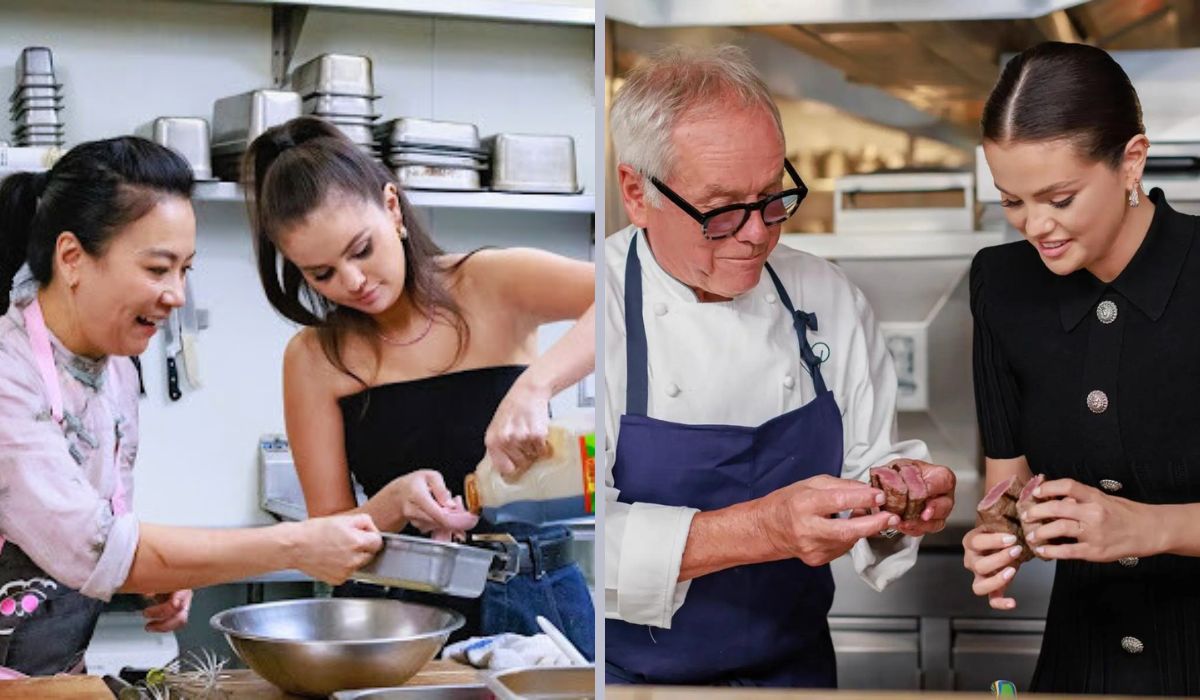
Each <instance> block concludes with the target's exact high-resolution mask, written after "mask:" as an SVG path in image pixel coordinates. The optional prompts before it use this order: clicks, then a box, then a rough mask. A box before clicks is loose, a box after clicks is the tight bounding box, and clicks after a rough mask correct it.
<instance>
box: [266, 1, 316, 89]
mask: <svg viewBox="0 0 1200 700" xmlns="http://www.w3.org/2000/svg"><path fill="white" fill-rule="evenodd" d="M307 18H308V6H306V5H272V6H271V80H272V84H273V85H274V86H275V87H276V88H282V87H284V86H285V85H287V81H288V70H289V69H290V68H291V66H292V56H293V55H294V54H295V53H296V44H297V43H299V41H300V32H301V31H303V30H304V20H305V19H307Z"/></svg>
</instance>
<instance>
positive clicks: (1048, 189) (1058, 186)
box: [992, 180, 1077, 197]
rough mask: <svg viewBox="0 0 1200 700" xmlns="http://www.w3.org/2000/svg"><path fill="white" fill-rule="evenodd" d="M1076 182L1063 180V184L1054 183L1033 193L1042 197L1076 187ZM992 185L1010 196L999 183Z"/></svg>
mask: <svg viewBox="0 0 1200 700" xmlns="http://www.w3.org/2000/svg"><path fill="white" fill-rule="evenodd" d="M1076 182H1077V180H1063V181H1062V182H1056V183H1054V184H1053V185H1048V186H1046V187H1043V188H1042V189H1040V190H1038V191H1037V192H1034V193H1033V196H1034V197H1041V196H1042V195H1044V194H1046V193H1048V192H1053V191H1055V190H1061V189H1063V188H1066V187H1069V186H1071V185H1074V184H1075V183H1076ZM992 184H995V185H996V189H998V190H1000V191H1001V192H1003V193H1004V194H1010V193H1009V191H1008V190H1006V189H1004V188H1003V187H1001V186H1000V185H999V183H992Z"/></svg>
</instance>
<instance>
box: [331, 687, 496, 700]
mask: <svg viewBox="0 0 1200 700" xmlns="http://www.w3.org/2000/svg"><path fill="white" fill-rule="evenodd" d="M329 697H330V698H331V700H494V697H495V696H494V695H492V691H490V690H488V689H487V686H484V685H440V686H422V687H411V688H367V689H366V690H339V691H338V692H336V693H334V694H333V695H331V696H329Z"/></svg>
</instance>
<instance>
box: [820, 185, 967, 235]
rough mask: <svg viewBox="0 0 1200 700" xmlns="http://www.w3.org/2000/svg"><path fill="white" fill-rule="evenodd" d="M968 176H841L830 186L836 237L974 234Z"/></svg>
mask: <svg viewBox="0 0 1200 700" xmlns="http://www.w3.org/2000/svg"><path fill="white" fill-rule="evenodd" d="M974 185H975V182H974V176H973V175H972V174H971V173H964V172H911V173H873V174H869V175H846V176H844V177H839V178H837V180H836V181H835V184H834V193H833V222H834V229H835V232H836V233H900V232H906V231H945V232H958V233H969V232H971V231H974V230H975V187H974Z"/></svg>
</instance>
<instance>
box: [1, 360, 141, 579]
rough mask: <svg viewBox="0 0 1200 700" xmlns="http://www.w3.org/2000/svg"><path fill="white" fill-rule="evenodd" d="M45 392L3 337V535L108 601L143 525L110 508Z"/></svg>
mask: <svg viewBox="0 0 1200 700" xmlns="http://www.w3.org/2000/svg"><path fill="white" fill-rule="evenodd" d="M10 338H11V336H10ZM43 393H44V392H43V388H42V386H41V382H40V380H39V379H38V378H37V377H36V374H35V371H34V370H33V369H32V367H31V363H30V362H29V360H28V359H27V358H26V357H23V356H22V355H21V353H18V352H14V350H13V348H12V347H11V346H10V345H6V343H5V342H2V341H0V535H3V536H4V537H5V538H6V539H7V540H8V541H9V542H12V543H13V544H15V545H17V546H18V547H20V548H21V549H22V550H23V551H24V552H25V553H26V554H27V555H28V556H29V558H30V559H31V560H32V561H33V562H34V563H35V564H37V565H38V567H40V568H41V569H42V570H44V571H45V572H46V573H47V574H49V575H50V576H51V577H53V578H54V579H55V580H57V581H59V582H60V583H62V584H63V585H65V586H68V587H70V588H73V589H77V590H79V591H80V592H81V593H83V594H84V595H86V596H89V597H92V598H98V599H100V600H108V599H109V598H111V597H112V594H113V593H114V592H115V591H116V590H117V589H118V588H119V587H120V586H121V584H123V583H124V581H125V579H126V577H127V576H128V574H129V568H130V566H131V565H132V563H133V555H134V552H135V551H136V549H137V541H138V523H137V520H136V518H135V517H134V516H133V514H132V513H126V514H124V515H120V516H117V515H114V514H113V511H112V506H111V504H110V502H109V500H108V498H107V497H105V496H102V495H101V494H100V493H99V492H98V491H97V489H96V487H95V486H94V485H93V484H92V483H91V482H90V481H89V479H88V478H87V474H86V472H85V470H84V469H83V468H82V467H81V466H80V464H79V463H78V462H77V461H76V459H75V458H74V457H73V456H72V454H71V452H70V449H69V447H68V443H67V440H66V438H65V437H64V435H63V431H62V428H61V427H60V426H59V425H58V424H57V423H56V422H55V421H54V419H53V418H52V417H51V416H50V412H49V409H48V408H47V403H46V401H45V399H44V398H43ZM135 439H136V438H135ZM111 446H112V445H111V443H108V447H109V448H110V449H111ZM110 454H111V453H110ZM106 459H111V457H106ZM128 459H129V460H130V461H131V460H132V454H130V455H129V457H128ZM124 466H125V467H126V468H125V469H123V470H122V472H123V473H122V474H121V476H120V478H122V479H127V478H128V468H129V467H131V464H127V465H124ZM110 469H111V466H110Z"/></svg>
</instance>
